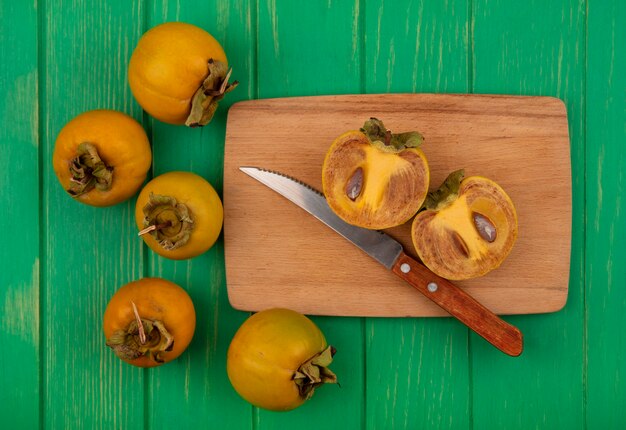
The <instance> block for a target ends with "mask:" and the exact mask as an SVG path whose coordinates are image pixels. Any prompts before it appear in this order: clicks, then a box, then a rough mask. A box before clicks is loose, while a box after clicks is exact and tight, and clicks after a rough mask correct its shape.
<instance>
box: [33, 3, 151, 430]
mask: <svg viewBox="0 0 626 430" xmlns="http://www.w3.org/2000/svg"><path fill="white" fill-rule="evenodd" d="M138 6H139V5H138V4H134V3H125V2H114V3H112V2H102V3H98V4H95V3H90V2H85V1H80V0H76V1H73V2H71V3H70V4H68V3H65V2H60V1H48V2H46V3H45V6H44V8H43V11H44V12H45V17H44V19H42V20H41V22H42V25H43V28H41V29H40V31H43V32H44V33H43V34H44V37H43V40H44V43H43V44H42V45H43V46H42V50H43V52H42V53H41V55H42V57H43V64H41V65H40V67H41V73H43V74H44V75H43V85H44V88H43V90H44V91H45V93H44V94H43V96H42V103H43V109H44V112H45V116H44V118H42V121H43V127H44V135H43V136H42V138H43V144H44V148H43V162H42V165H43V171H42V174H43V189H42V190H41V195H42V198H43V219H42V220H41V222H42V225H44V226H46V229H45V232H46V234H45V237H44V238H43V240H44V244H45V248H44V250H43V258H45V264H44V265H43V266H44V272H43V274H44V276H45V283H46V284H45V288H44V291H45V297H43V301H42V303H43V306H44V309H43V314H44V321H43V324H44V332H43V336H44V338H43V339H42V344H41V347H42V348H43V351H44V362H43V365H44V366H45V368H44V381H43V384H44V385H43V389H44V393H43V401H44V405H43V419H44V421H45V422H44V427H45V428H85V429H87V428H138V427H141V426H142V425H143V421H144V413H143V406H144V398H143V389H142V387H143V373H142V371H141V370H139V369H137V368H134V367H132V366H128V365H127V364H125V363H122V362H121V361H120V360H119V359H118V358H117V357H116V356H115V354H114V353H113V352H112V351H111V350H110V349H109V348H107V347H106V346H105V338H104V334H103V332H102V315H103V312H104V309H105V307H106V304H107V302H108V300H109V298H110V297H111V296H112V295H113V293H114V292H115V291H116V290H117V289H118V288H119V287H120V286H122V285H123V284H125V283H127V282H129V281H131V280H134V279H137V278H139V277H140V276H141V275H142V249H141V248H142V247H141V243H140V242H139V241H137V237H136V235H135V228H134V217H133V214H134V210H133V209H134V203H133V202H132V201H128V202H125V203H121V204H119V205H117V206H114V207H109V208H94V207H88V206H86V205H83V204H80V203H78V202H76V201H73V200H72V198H71V197H70V196H69V195H67V193H66V192H65V191H64V190H63V189H62V188H61V186H60V185H59V183H58V181H57V179H56V177H55V175H54V172H53V170H52V163H51V159H52V156H51V154H52V151H53V148H54V142H55V139H56V136H57V134H58V132H59V131H60V130H61V128H62V127H63V125H65V123H67V122H68V121H69V120H70V119H72V118H73V117H74V116H76V115H77V114H79V113H81V112H84V111H86V110H90V109H95V108H109V109H117V110H121V111H123V112H126V113H128V114H131V115H133V116H134V117H135V118H138V119H139V118H140V115H141V114H140V112H141V111H140V110H139V109H137V108H136V106H134V105H133V103H132V96H131V94H130V90H129V88H128V85H127V83H126V67H127V64H128V59H129V58H130V53H131V50H132V48H133V46H134V45H135V44H136V42H137V40H138V37H139V34H140V26H141V20H142V11H141V9H140V8H139V7H138ZM44 12H42V13H44ZM94 30H95V31H94Z"/></svg>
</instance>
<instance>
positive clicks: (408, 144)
mask: <svg viewBox="0 0 626 430" xmlns="http://www.w3.org/2000/svg"><path fill="white" fill-rule="evenodd" d="M423 140H424V139H423V137H422V135H421V134H420V133H418V132H406V133H399V134H393V133H391V131H389V130H387V129H386V128H385V126H384V124H383V122H382V121H380V120H378V119H376V118H371V119H370V120H369V121H367V122H366V123H365V125H364V126H363V128H361V129H360V130H353V131H348V132H346V133H343V134H342V135H340V136H339V137H337V138H336V139H335V140H334V141H333V143H332V145H331V146H330V148H329V150H328V152H327V153H326V157H325V159H324V165H323V167H322V185H323V189H324V195H325V197H326V200H327V202H328V205H329V206H330V208H331V209H332V210H333V211H334V212H335V213H336V214H337V215H338V216H339V217H340V218H341V219H343V220H344V221H346V222H347V223H349V224H353V225H357V226H360V227H365V228H369V229H384V228H389V227H394V226H397V225H400V224H403V223H405V222H407V221H409V220H410V219H411V217H413V216H414V215H415V213H416V212H417V211H418V210H419V208H420V207H421V206H422V203H423V202H424V199H425V198H426V194H427V193H428V185H429V178H430V172H429V168H428V162H427V161H426V156H425V155H424V153H423V152H422V150H421V149H420V145H421V144H422V142H423Z"/></svg>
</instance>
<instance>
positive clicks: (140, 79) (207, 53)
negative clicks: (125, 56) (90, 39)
mask: <svg viewBox="0 0 626 430" xmlns="http://www.w3.org/2000/svg"><path fill="white" fill-rule="evenodd" d="M230 74H231V69H229V67H228V60H227V58H226V54H225V52H224V49H223V48H222V46H221V45H220V43H219V42H218V41H217V40H216V39H215V38H214V37H213V36H212V35H211V34H209V33H208V32H206V31H205V30H203V29H201V28H199V27H197V26H195V25H192V24H186V23H182V22H167V23H164V24H160V25H158V26H156V27H154V28H152V29H150V30H148V31H147V32H146V33H145V34H144V35H143V36H142V37H141V39H140V40H139V42H138V44H137V47H136V48H135V50H134V51H133V54H132V56H131V58H130V64H129V66H128V82H129V84H130V89H131V91H132V92H133V95H134V96H135V99H137V102H139V104H140V105H141V107H142V108H143V109H144V110H145V111H146V112H148V113H149V114H150V115H151V116H153V117H154V118H156V119H158V120H160V121H163V122H166V123H169V124H185V125H188V126H190V127H197V126H203V125H206V124H208V123H209V122H210V121H211V118H212V117H213V114H214V113H215V110H216V109H217V104H218V102H219V101H220V100H221V99H222V98H223V97H224V94H226V93H227V92H229V91H230V90H232V89H233V88H235V86H236V85H237V82H234V83H232V84H230V83H229V82H228V80H229V78H230Z"/></svg>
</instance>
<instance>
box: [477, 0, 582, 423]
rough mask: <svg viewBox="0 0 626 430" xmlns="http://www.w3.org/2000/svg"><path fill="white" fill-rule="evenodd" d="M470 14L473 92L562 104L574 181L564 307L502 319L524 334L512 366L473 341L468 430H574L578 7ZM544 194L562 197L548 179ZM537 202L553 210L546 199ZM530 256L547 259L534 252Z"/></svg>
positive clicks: (496, 0) (491, 8)
mask: <svg viewBox="0 0 626 430" xmlns="http://www.w3.org/2000/svg"><path fill="white" fill-rule="evenodd" d="M472 14H473V21H472V34H473V42H472V47H473V58H472V64H473V84H472V87H473V91H475V92H490V93H500V94H501V93H512V94H525V95H532V94H534V95H540V96H556V97H559V98H561V99H562V100H564V102H565V105H566V107H567V111H568V119H569V131H570V141H571V162H572V173H573V175H572V192H573V201H572V207H573V212H572V214H573V216H572V218H571V222H572V257H571V271H570V288H569V296H568V300H567V305H566V306H565V308H564V309H563V310H562V311H560V312H558V313H554V314H549V315H535V316H532V317H531V316H528V317H514V318H510V319H509V320H508V321H510V322H511V323H513V324H514V325H516V326H517V327H519V328H520V330H521V331H522V333H524V342H525V345H524V354H523V355H522V356H521V357H519V358H517V359H511V358H510V357H506V356H503V355H495V354H491V353H489V350H490V349H492V348H491V347H490V346H489V345H487V344H485V342H483V341H482V339H479V338H478V337H477V336H475V335H472V336H471V339H470V348H471V354H472V357H471V362H472V381H473V384H472V401H473V414H472V419H473V425H474V427H475V428H477V429H478V428H486V429H487V428H520V429H529V428H555V429H557V428H558V429H577V428H581V427H582V425H583V422H584V418H583V415H584V405H583V392H584V386H583V378H584V376H583V375H584V373H583V357H582V346H583V345H582V336H583V332H582V330H583V302H582V299H583V296H582V287H583V285H584V269H583V268H582V266H581V263H582V262H583V261H584V260H583V259H584V250H583V248H584V246H583V243H584V238H583V232H584V214H583V213H582V211H583V208H584V189H583V188H584V135H583V130H584V128H583V124H584V112H583V106H584V83H585V73H584V62H585V52H584V46H585V44H584V37H585V36H584V35H585V3H584V2H583V1H578V0H572V1H563V2H559V3H558V4H557V3H553V2H550V3H546V2H542V1H528V2H524V3H523V4H522V3H520V2H517V1H514V0H511V1H509V0H477V1H473V12H472ZM536 156H537V157H539V156H540V154H536ZM556 163H558V162H557V161H556V160H555V161H554V164H555V165H556ZM541 186H543V187H546V188H551V189H552V192H553V193H555V194H558V193H560V192H561V191H560V188H556V187H555V188H552V186H553V184H552V183H550V182H549V181H548V182H543V183H541ZM541 201H542V204H545V205H555V208H556V209H557V210H558V209H559V208H560V205H558V204H556V203H555V202H554V201H553V200H552V199H550V198H548V199H545V200H544V199H541ZM531 254H532V255H533V256H534V258H537V259H544V258H549V255H545V254H544V253H542V252H541V251H539V250H531Z"/></svg>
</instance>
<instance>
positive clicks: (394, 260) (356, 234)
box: [239, 167, 523, 356]
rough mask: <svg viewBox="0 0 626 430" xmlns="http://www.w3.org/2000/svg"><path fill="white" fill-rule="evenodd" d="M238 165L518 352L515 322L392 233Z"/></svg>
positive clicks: (293, 183)
mask: <svg viewBox="0 0 626 430" xmlns="http://www.w3.org/2000/svg"><path fill="white" fill-rule="evenodd" d="M239 169H240V170H241V171H242V172H244V173H246V174H247V175H249V176H251V177H252V178H254V179H256V180H257V181H259V182H261V183H262V184H264V185H266V186H267V187H269V188H271V189H272V190H274V191H276V192H277V193H278V194H280V195H282V196H283V197H286V198H287V199H288V200H290V201H292V202H293V203H295V204H296V205H298V206H300V207H301V208H302V209H304V210H306V211H307V212H309V213H310V214H311V215H313V216H314V217H316V218H317V219H319V220H320V221H322V222H323V223H324V224H326V225H327V226H328V227H330V228H332V229H333V230H335V231H336V232H337V233H339V234H340V235H342V236H343V237H345V238H346V239H348V240H349V241H350V242H352V243H353V244H354V245H356V246H357V247H359V248H360V249H361V250H363V251H365V252H366V253H367V254H368V255H369V256H370V257H372V258H374V259H375V260H376V261H378V262H379V263H381V264H382V265H383V266H385V267H386V268H387V269H389V270H391V271H392V272H393V273H395V274H396V275H398V276H399V277H400V278H402V279H404V280H405V281H406V282H407V283H408V284H409V285H411V286H412V287H414V288H415V289H416V290H418V291H419V292H420V293H422V294H423V295H425V296H426V297H428V298H429V299H430V300H432V301H433V302H434V303H436V304H437V305H438V306H439V307H441V308H442V309H443V310H445V311H446V312H448V313H449V314H450V315H452V316H453V317H455V318H457V319H458V320H459V321H461V322H462V323H463V324H465V325H466V326H468V327H469V328H470V329H472V330H474V331H475V332H476V333H478V334H479V335H480V336H482V337H483V338H484V339H485V340H487V341H488V342H489V343H491V344H492V345H494V346H495V347H496V348H498V349H500V350H501V351H502V352H504V353H506V354H508V355H511V356H518V355H520V354H521V353H522V349H523V339H522V334H521V332H520V331H519V329H517V327H515V326H513V325H511V324H509V323H507V322H505V321H504V320H502V319H501V318H500V317H498V316H497V315H496V314H494V313H493V312H491V311H490V310H489V309H487V308H486V307H484V306H483V305H481V304H480V303H479V302H478V301H476V300H475V299H474V298H472V297H471V296H470V295H469V294H467V293H466V292H465V291H463V290H462V289H461V288H459V287H457V286H456V285H454V284H453V283H451V282H450V281H448V280H447V279H444V278H441V277H440V276H437V275H435V274H434V273H433V272H431V271H430V270H429V269H428V268H426V266H424V265H422V264H421V263H419V262H417V261H416V260H414V259H413V258H412V257H410V256H409V255H407V254H406V253H405V252H404V250H403V248H402V245H401V244H400V243H399V242H398V241H396V240H395V239H393V238H392V237H391V236H389V235H387V234H386V233H383V232H381V231H376V230H368V229H365V228H361V227H357V226H354V225H350V224H347V223H346V222H344V221H343V220H342V219H341V218H339V217H338V216H337V215H335V213H334V212H333V211H332V210H331V209H330V207H329V206H328V203H327V202H326V199H325V198H324V196H323V195H322V194H321V193H320V192H319V191H317V190H315V189H313V188H311V187H310V186H308V185H306V184H304V183H302V182H300V181H298V180H296V179H294V178H291V177H289V176H287V175H284V174H282V173H278V172H274V171H270V170H265V169H261V168H258V167H240V168H239Z"/></svg>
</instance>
